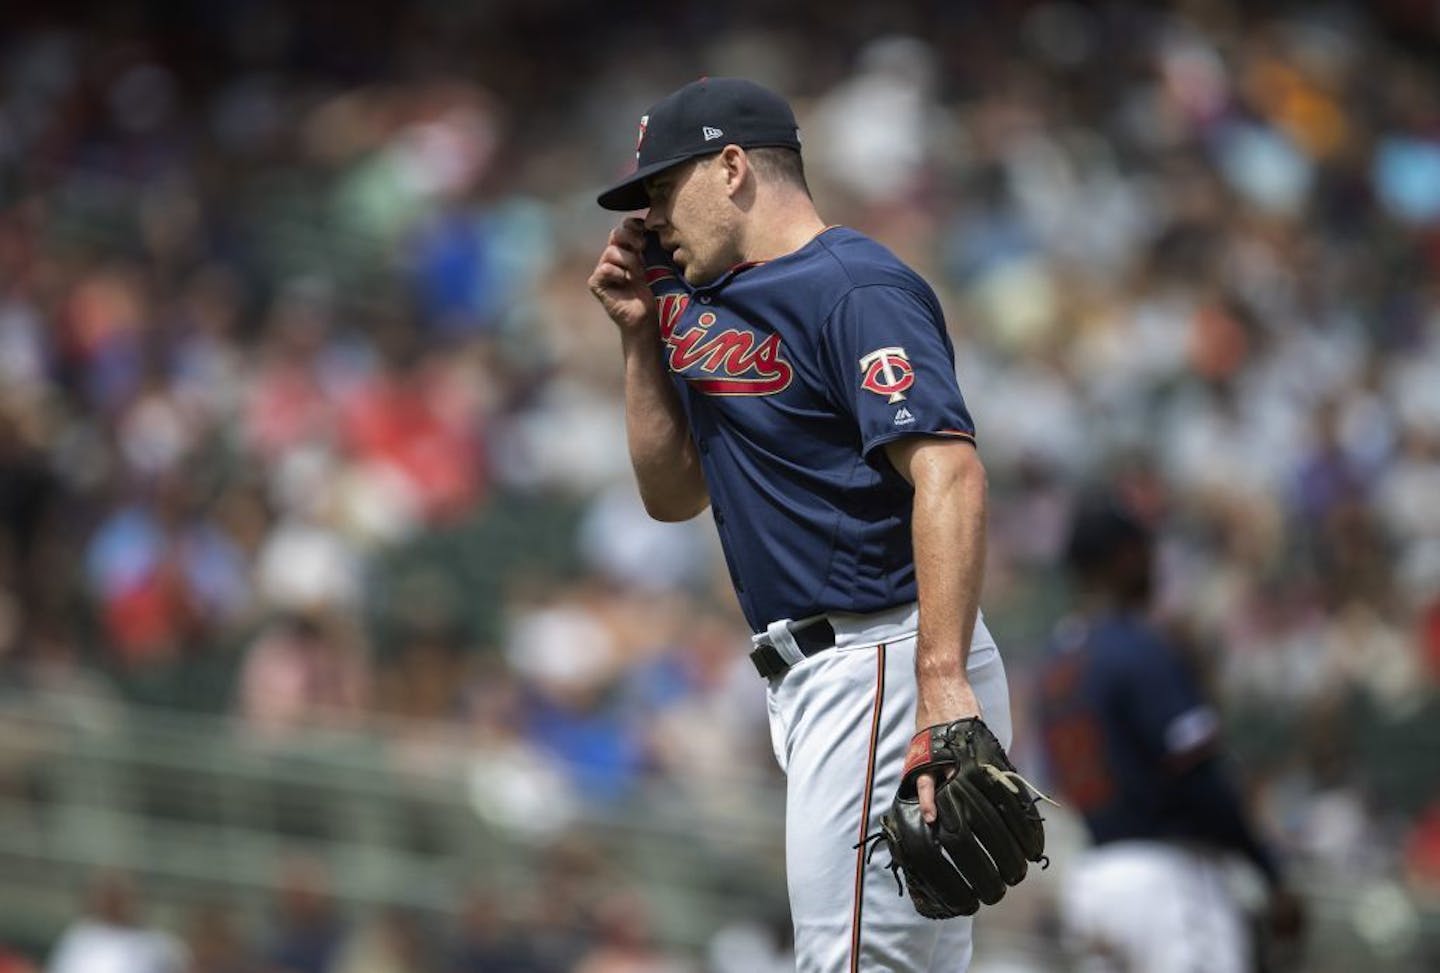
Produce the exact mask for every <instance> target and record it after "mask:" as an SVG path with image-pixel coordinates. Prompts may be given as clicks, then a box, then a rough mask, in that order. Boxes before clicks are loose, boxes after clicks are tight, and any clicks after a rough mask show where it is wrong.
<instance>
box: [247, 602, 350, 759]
mask: <svg viewBox="0 0 1440 973" xmlns="http://www.w3.org/2000/svg"><path fill="white" fill-rule="evenodd" d="M370 684H371V676H370V670H369V665H368V660H367V659H366V656H365V648H364V646H363V645H361V644H360V639H359V635H358V633H357V632H355V631H354V626H353V625H352V624H351V623H350V622H349V621H347V620H346V619H343V618H340V617H339V616H336V615H326V614H318V613H308V614H306V613H296V614H291V615H286V616H281V617H280V618H277V619H276V620H275V621H273V622H272V623H271V624H270V625H269V627H268V628H267V629H266V630H265V631H264V632H262V633H261V635H260V637H259V638H258V639H257V640H256V641H255V643H254V644H253V645H252V646H251V647H250V649H249V651H248V652H247V654H246V656H245V661H244V664H243V669H242V672H241V676H240V695H239V698H238V700H237V704H238V708H239V710H240V713H241V715H242V716H243V717H244V718H245V721H246V724H247V725H248V726H249V727H250V728H251V729H252V730H254V731H255V733H256V734H257V736H259V737H260V738H261V739H268V740H283V739H284V738H286V737H287V736H289V735H290V734H292V733H294V732H295V731H297V730H301V729H304V728H305V727H327V726H328V727H344V726H353V725H355V724H356V723H357V722H359V721H360V720H361V719H362V718H363V717H364V712H365V709H364V708H365V706H366V704H367V702H368V700H369V693H370Z"/></svg>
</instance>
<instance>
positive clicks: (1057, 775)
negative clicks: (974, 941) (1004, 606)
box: [1039, 615, 1274, 973]
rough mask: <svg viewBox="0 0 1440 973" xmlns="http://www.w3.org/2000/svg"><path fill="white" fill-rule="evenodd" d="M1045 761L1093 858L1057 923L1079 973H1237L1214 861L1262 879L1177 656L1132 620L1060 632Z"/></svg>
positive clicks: (1212, 736)
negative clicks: (1239, 865)
mask: <svg viewBox="0 0 1440 973" xmlns="http://www.w3.org/2000/svg"><path fill="white" fill-rule="evenodd" d="M1039 708H1040V722H1041V726H1042V729H1043V740H1044V746H1045V751H1046V754H1047V757H1048V759H1049V763H1050V766H1051V774H1052V776H1053V777H1054V779H1055V780H1056V782H1057V784H1058V787H1059V789H1060V791H1061V793H1062V794H1063V795H1064V797H1065V799H1066V801H1067V803H1069V804H1070V806H1071V807H1073V808H1074V809H1075V810H1077V811H1078V812H1079V813H1081V814H1082V815H1083V816H1084V818H1085V823H1086V825H1087V826H1088V828H1089V831H1090V834H1091V837H1092V839H1093V840H1094V844H1095V846H1094V848H1092V849H1091V850H1089V851H1088V852H1086V853H1085V854H1083V855H1081V856H1079V857H1078V858H1077V859H1076V860H1075V861H1074V862H1073V863H1072V864H1071V867H1070V869H1069V874H1068V877H1067V879H1066V882H1065V887H1064V889H1063V891H1062V894H1061V903H1060V907H1061V920H1062V924H1063V927H1064V932H1065V934H1066V938H1067V940H1068V943H1069V945H1070V947H1071V949H1072V950H1074V951H1075V952H1076V953H1077V955H1079V956H1081V957H1083V960H1082V965H1081V969H1082V970H1084V971H1085V973H1102V971H1130V970H1145V971H1147V973H1189V971H1196V970H1204V971H1206V973H1241V971H1244V970H1248V969H1250V968H1251V955H1252V954H1251V947H1250V943H1249V936H1248V932H1247V927H1246V924H1245V919H1244V916H1243V914H1242V912H1241V910H1240V908H1239V907H1238V905H1237V903H1236V901H1235V898H1234V895H1233V893H1232V892H1231V890H1230V885H1229V883H1228V881H1227V873H1228V865H1229V864H1230V862H1231V861H1232V859H1231V857H1230V855H1229V854H1228V852H1230V851H1234V852H1239V853H1242V854H1245V855H1247V856H1249V857H1250V858H1251V859H1252V861H1254V862H1255V864H1256V865H1257V866H1259V867H1260V868H1261V869H1262V870H1264V871H1266V872H1267V873H1269V874H1272V875H1273V869H1274V865H1273V863H1272V862H1271V860H1270V858H1269V856H1268V853H1267V852H1266V851H1265V850H1264V849H1263V848H1262V847H1261V846H1260V844H1259V843H1258V842H1257V841H1256V840H1255V838H1254V837H1253V835H1252V834H1251V833H1250V831H1249V829H1248V826H1247V825H1246V823H1245V818H1244V813H1243V811H1242V810H1241V808H1240V804H1239V800H1238V797H1237V796H1236V795H1235V793H1234V792H1233V790H1232V789H1231V787H1230V785H1229V782H1228V780H1227V779H1226V777H1225V775H1224V773H1223V772H1222V770H1221V769H1220V766H1219V761H1218V760H1217V758H1216V752H1215V743H1216V732H1217V719H1216V716H1215V713H1214V711H1213V710H1212V709H1211V708H1210V707H1209V706H1208V705H1207V704H1206V703H1205V702H1204V700H1203V698H1202V695H1201V693H1200V690H1199V686H1198V684H1197V682H1196V680H1195V678H1194V676H1193V675H1192V674H1191V672H1190V670H1189V668H1188V667H1187V666H1186V664H1185V662H1184V660H1183V658H1182V657H1181V656H1180V654H1179V653H1178V652H1177V651H1176V650H1175V649H1174V648H1173V647H1172V646H1171V645H1170V644H1169V643H1168V642H1167V641H1166V640H1165V639H1164V638H1163V637H1162V636H1161V635H1160V634H1159V633H1158V632H1157V631H1156V630H1155V629H1154V628H1153V627H1151V626H1150V625H1149V624H1147V623H1146V622H1145V621H1144V620H1143V619H1141V618H1140V617H1139V616H1136V615H1117V616H1111V617H1106V618H1101V619H1097V620H1094V621H1093V622H1079V621H1077V620H1073V619H1072V620H1069V621H1068V622H1067V623H1066V624H1064V625H1062V627H1061V635H1060V636H1059V638H1057V640H1056V647H1055V651H1054V654H1053V656H1052V658H1051V659H1050V660H1048V663H1047V666H1046V669H1045V671H1044V674H1043V677H1042V679H1041V698H1040V707H1039Z"/></svg>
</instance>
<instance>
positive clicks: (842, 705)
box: [590, 78, 1010, 971]
mask: <svg viewBox="0 0 1440 973" xmlns="http://www.w3.org/2000/svg"><path fill="white" fill-rule="evenodd" d="M799 149H800V144H799V139H798V132H797V129H796V124H795V119H794V116H793V114H792V113H791V110H790V107H789V105H788V104H786V103H785V101H784V100H783V99H782V98H780V97H779V96H778V95H776V94H774V93H773V92H770V91H768V90H766V89H764V88H761V87H760V86H758V85H755V84H753V83H751V82H747V81H742V80H739V79H725V78H716V79H709V80H704V79H702V80H701V81H697V82H694V83H692V84H689V85H686V86H685V87H684V88H681V89H680V90H679V91H676V92H674V93H673V94H671V95H670V96H668V97H666V98H665V99H663V100H662V101H660V102H659V103H657V104H656V105H655V106H654V107H652V108H651V110H650V111H649V113H647V115H646V116H645V118H644V119H643V120H642V122H641V132H640V145H639V148H638V151H637V161H638V165H637V168H636V171H635V173H634V174H633V175H632V176H630V177H629V178H627V179H626V180H625V181H623V182H622V183H620V184H619V185H617V186H616V187H614V188H612V189H610V190H608V191H607V192H605V193H604V194H602V195H601V197H600V203H601V205H602V206H605V207H607V208H610V209H615V210H619V211H626V210H635V209H642V208H644V209H647V213H646V216H645V218H644V220H643V222H642V221H641V220H638V219H630V220H626V221H625V222H624V223H623V224H621V225H620V226H619V227H617V228H616V229H615V230H614V231H613V232H612V233H611V235H610V239H609V242H608V245H607V246H606V247H605V249H604V252H603V253H602V254H601V256H600V259H599V262H598V263H597V265H596V267H595V271H594V273H593V275H592V276H591V278H590V287H591V290H592V292H593V293H594V294H595V296H596V297H597V298H598V299H599V301H600V302H601V304H602V305H603V306H604V308H605V310H606V312H607V313H608V314H609V316H610V317H611V318H612V320H614V322H615V323H616V325H617V326H618V327H619V329H620V334H621V343H622V348H623V351H624V357H625V397H626V420H627V429H628V434H629V446H630V454H631V460H632V463H633V465H634V469H635V475H636V479H637V480H638V482H639V487H640V493H641V496H642V498H643V499H644V502H645V506H646V509H647V510H648V511H649V512H650V513H651V515H652V516H654V517H656V518H658V519H661V520H683V519H687V518H690V517H693V516H695V515H697V514H698V513H700V512H701V511H703V510H704V509H705V508H706V506H707V505H708V506H709V507H710V508H711V510H712V512H713V515H714V519H715V524H716V527H717V529H718V530H719V533H720V538H721V541H722V544H723V546H724V549H725V554H726V559H727V562H728V565H729V568H730V573H731V578H732V580H733V582H734V586H735V591H736V594H737V596H738V597H739V601H740V605H741V608H742V609H743V611H744V613H745V616H746V619H747V621H748V622H749V624H750V627H751V629H752V630H753V631H755V632H756V633H758V634H757V636H756V646H757V647H756V651H755V653H754V655H753V656H752V658H753V659H754V660H755V663H756V666H757V668H758V669H759V670H760V672H761V674H762V675H763V676H766V677H768V679H769V706H770V719H771V732H772V737H773V739H774V745H775V753H776V757H777V759H778V760H779V762H780V764H781V767H782V768H783V769H784V770H785V772H786V777H787V812H786V819H787V820H786V848H787V881H788V886H789V893H790V904H791V913H792V918H793V920H794V924H795V950H796V957H797V963H798V966H799V968H800V969H801V970H832V971H839V970H846V969H849V970H858V969H887V970H923V969H944V970H963V969H964V968H966V966H968V963H969V956H970V951H971V942H970V922H969V920H968V919H955V920H951V921H948V922H944V923H936V922H931V921H929V920H926V919H922V918H919V917H918V916H917V915H916V913H915V912H914V911H913V909H912V908H911V905H910V903H909V902H908V901H906V900H904V899H900V898H897V897H896V895H895V889H894V885H893V883H892V882H891V881H890V878H889V876H888V875H885V874H884V872H883V871H882V870H881V869H882V863H881V862H874V863H873V864H870V863H867V859H866V855H865V849H864V848H860V849H856V848H855V847H854V846H855V844H856V842H857V841H861V840H863V839H864V837H865V836H866V835H868V834H870V833H872V832H873V831H875V830H876V828H877V827H878V824H879V818H880V815H881V812H882V811H883V810H884V809H885V808H887V807H888V804H889V801H890V799H891V797H892V796H893V795H894V793H895V791H896V788H897V785H898V784H899V779H900V771H901V766H902V757H903V755H904V753H905V749H906V744H907V742H908V741H909V739H910V736H911V734H912V733H913V732H914V731H915V730H916V728H917V727H918V728H926V727H930V726H932V725H935V724H941V723H948V722H950V721H952V720H957V719H961V718H964V717H973V716H976V715H978V714H980V713H982V712H983V714H984V717H985V719H986V720H987V721H988V722H989V724H990V725H991V726H992V727H993V728H994V732H995V733H996V734H997V735H998V736H999V738H1000V739H1001V740H1002V742H1008V739H1009V735H1010V720H1009V703H1008V692H1007V688H1006V682H1005V672H1004V668H1003V666H1002V664H1001V662H1000V658H999V653H998V651H997V650H996V647H995V643H994V640H993V639H992V638H991V637H990V635H989V633H988V632H987V631H986V629H985V626H984V623H983V622H982V621H980V620H979V618H978V608H977V599H978V595H979V588H980V572H981V565H982V563H983V554H984V524H985V477H984V470H983V467H982V466H981V463H980V460H979V457H978V455H977V453H976V451H975V448H974V427H973V425H972V423H971V420H970V416H969V413H968V412H967V411H966V408H965V404H964V401H963V400H962V398H961V395H960V390H959V388H958V386H957V384H956V379H955V366H954V354H953V350H952V348H951V345H950V340H949V338H948V336H947V334H946V331H945V323H944V319H943V316H942V314H941V311H940V307H939V303H938V301H937V300H936V298H935V295H934V294H933V293H932V291H931V290H930V288H929V286H928V285H926V284H925V282H924V281H923V280H921V279H920V278H919V277H918V276H917V275H916V274H915V273H914V272H913V271H911V270H910V269H909V268H907V267H905V266H904V265H903V264H901V263H900V261H899V260H897V259H896V258H895V256H894V255H893V254H891V253H890V252H889V251H888V250H885V249H884V248H883V247H880V246H879V245H877V244H876V243H874V242H873V241H871V240H869V239H867V238H866V237H864V236H863V235H861V234H860V233H857V232H855V231H853V230H849V229H845V228H843V227H827V226H826V224H825V222H824V221H823V220H822V219H821V218H820V216H819V214H818V213H817V212H816V210H815V205H814V203H813V201H812V200H811V198H810V194H809V191H808V189H807V187H806V185H805V180H804V170H803V167H802V165H801V160H800V152H799ZM644 231H649V233H650V241H649V242H650V248H649V249H648V250H647V249H646V241H645V239H644ZM642 255H643V259H642ZM652 288H653V289H654V290H653V294H652ZM917 601H918V607H917ZM792 620H795V621H792ZM934 786H935V785H934V781H933V780H932V779H931V776H930V775H926V776H925V777H923V778H922V779H921V785H920V787H921V795H920V799H921V803H922V806H923V808H924V813H925V814H926V816H927V817H928V818H929V819H930V820H934V819H935V817H936V813H937V812H936V808H935V800H934ZM1001 891H1003V886H1001Z"/></svg>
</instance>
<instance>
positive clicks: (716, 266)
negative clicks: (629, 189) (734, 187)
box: [645, 156, 740, 286]
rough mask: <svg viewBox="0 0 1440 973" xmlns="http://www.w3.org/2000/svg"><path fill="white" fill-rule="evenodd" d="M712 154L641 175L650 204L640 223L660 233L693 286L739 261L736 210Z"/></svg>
mask: <svg viewBox="0 0 1440 973" xmlns="http://www.w3.org/2000/svg"><path fill="white" fill-rule="evenodd" d="M714 163H715V157H714V156H711V157H709V158H705V159H692V160H691V161H689V162H684V163H681V164H680V165H678V166H675V167H674V168H672V169H667V170H665V171H664V172H662V173H660V174H659V175H656V176H653V177H651V178H650V179H647V180H646V181H645V189H646V191H647V192H648V193H649V194H650V210H649V212H648V213H646V215H645V228H646V229H647V230H652V231H654V232H655V233H656V234H658V235H659V237H660V243H661V245H662V246H664V247H665V248H666V249H668V250H670V251H671V258H672V259H673V260H674V261H675V266H676V267H677V268H679V270H680V272H681V273H682V274H684V276H685V280H686V281H687V282H689V283H690V284H693V285H696V286H699V285H702V284H708V283H709V282H710V281H712V280H714V279H715V278H717V277H719V276H720V275H721V274H723V273H725V272H726V271H727V270H729V269H730V268H731V267H733V266H735V264H737V263H739V262H740V257H739V253H738V250H739V248H738V247H737V246H736V239H737V236H738V234H737V229H738V226H737V216H738V213H737V211H736V208H735V206H734V204H733V203H732V202H731V200H730V195H729V193H727V192H726V190H725V182H724V171H723V168H722V167H721V166H718V165H715V164H714Z"/></svg>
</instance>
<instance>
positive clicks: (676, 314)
mask: <svg viewBox="0 0 1440 973" xmlns="http://www.w3.org/2000/svg"><path fill="white" fill-rule="evenodd" d="M656 304H657V311H658V312H659V316H660V336H661V338H663V339H664V341H665V344H666V345H667V346H668V347H669V349H670V370H671V371H672V372H674V373H676V374H677V375H683V376H684V377H685V380H686V381H687V382H689V383H690V384H691V385H692V386H693V387H694V388H696V389H698V390H699V391H701V392H704V393H706V394H708V395H773V394H775V393H776V392H781V391H784V390H785V389H786V388H788V387H789V385H790V380H791V379H792V378H793V377H794V375H795V371H794V369H793V368H791V367H790V363H789V362H788V361H786V360H785V359H784V358H782V357H781V356H780V336H779V335H778V334H772V335H769V336H768V337H766V338H764V339H759V338H757V336H756V335H755V333H754V332H753V331H748V330H741V329H740V328H726V329H724V330H723V331H712V329H713V328H714V326H715V324H716V322H717V321H718V320H719V319H718V318H717V317H716V315H715V313H714V312H713V311H706V312H704V313H703V314H701V315H700V316H699V317H697V318H696V319H695V323H694V324H693V325H691V326H690V327H689V328H686V329H685V330H684V331H677V327H678V325H679V323H680V318H681V316H682V315H683V314H684V313H685V309H686V308H687V307H688V306H689V304H690V296H689V295H688V294H663V295H660V296H659V297H658V298H657V299H656ZM722 375H723V376H724V377H720V376H722Z"/></svg>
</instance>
